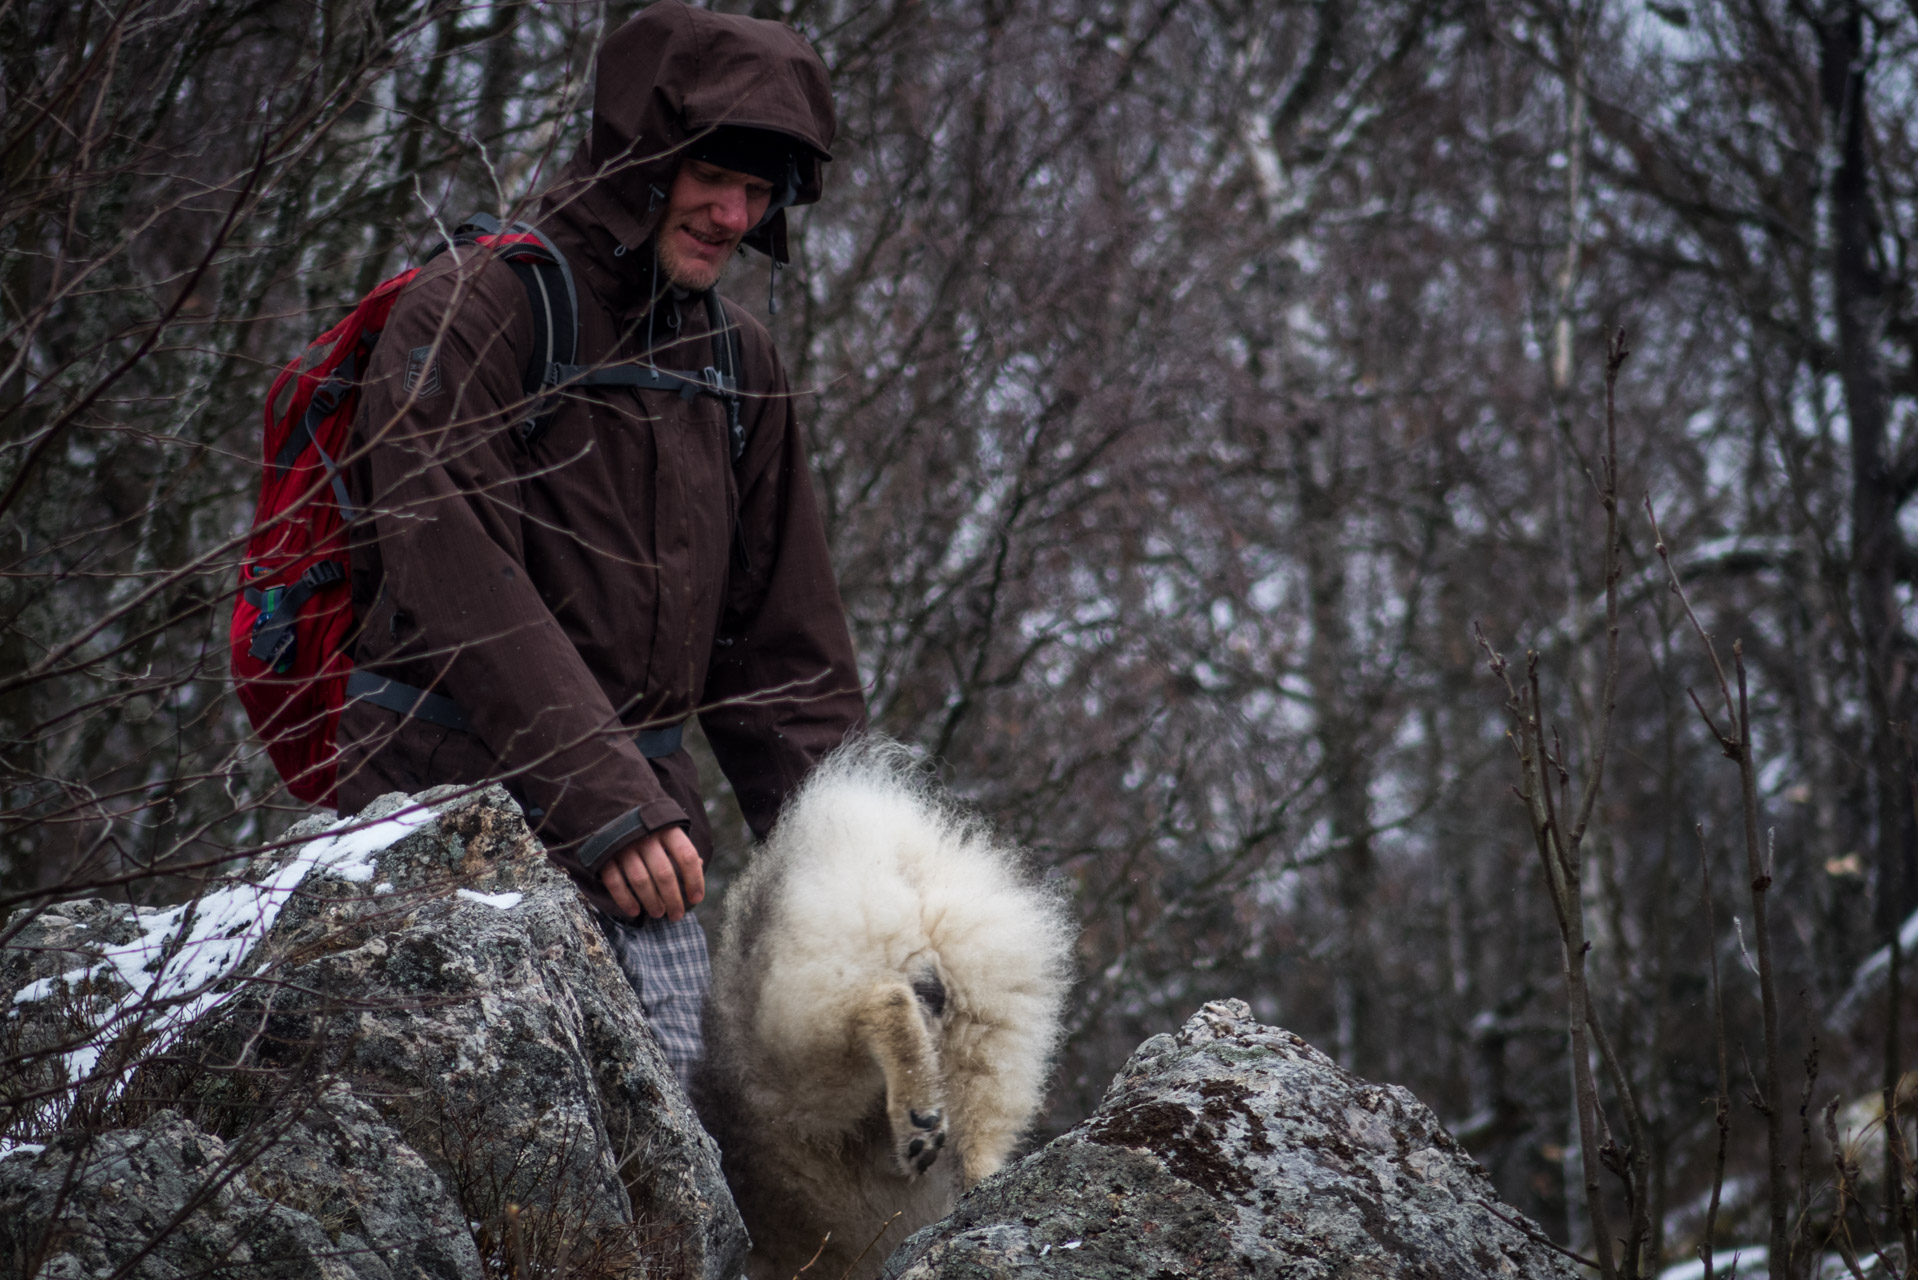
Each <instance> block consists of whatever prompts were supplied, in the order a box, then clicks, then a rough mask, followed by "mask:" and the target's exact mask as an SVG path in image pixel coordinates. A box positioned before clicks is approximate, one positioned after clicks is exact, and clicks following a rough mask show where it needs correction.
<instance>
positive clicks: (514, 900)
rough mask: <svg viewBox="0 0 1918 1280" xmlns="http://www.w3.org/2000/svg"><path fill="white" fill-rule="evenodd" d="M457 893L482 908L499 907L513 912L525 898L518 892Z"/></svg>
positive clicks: (459, 891)
mask: <svg viewBox="0 0 1918 1280" xmlns="http://www.w3.org/2000/svg"><path fill="white" fill-rule="evenodd" d="M455 892H457V893H458V894H459V896H460V897H462V898H465V899H467V900H468V901H471V902H477V903H479V904H480V905H481V906H485V907H497V908H499V909H500V910H501V911H511V910H512V909H513V908H514V907H517V906H518V905H519V900H520V899H521V898H523V897H524V896H525V895H524V894H522V893H517V892H514V893H476V892H474V891H473V890H471V889H459V890H456V891H455Z"/></svg>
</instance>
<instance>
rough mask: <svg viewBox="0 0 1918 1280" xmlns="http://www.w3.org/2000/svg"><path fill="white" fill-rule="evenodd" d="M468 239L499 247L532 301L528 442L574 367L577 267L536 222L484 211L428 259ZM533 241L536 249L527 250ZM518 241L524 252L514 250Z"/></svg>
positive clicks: (523, 431) (524, 428)
mask: <svg viewBox="0 0 1918 1280" xmlns="http://www.w3.org/2000/svg"><path fill="white" fill-rule="evenodd" d="M528 241H531V242H532V245H531V246H529V245H528V244H527V242H528ZM502 242H503V243H502ZM467 244H480V245H488V246H490V247H492V248H493V249H494V251H495V252H497V253H499V255H500V257H501V258H502V259H504V261H505V263H506V265H507V266H508V267H510V268H511V269H512V272H513V274H514V275H516V276H518V277H519V282H520V285H521V286H522V287H523V288H524V289H525V290H526V298H527V301H528V302H530V303H531V304H532V316H533V350H532V354H531V356H530V357H529V358H528V359H527V361H526V369H525V371H524V372H523V373H522V374H521V375H520V390H521V391H522V392H523V393H524V394H525V397H526V404H527V407H528V413H527V416H526V417H525V419H523V420H522V421H521V422H520V423H519V424H518V425H517V426H516V427H515V432H516V434H517V435H518V436H519V440H520V443H521V444H524V445H527V446H529V447H530V446H531V445H532V444H533V443H534V442H535V441H537V440H538V439H539V438H540V437H541V436H542V435H544V434H545V433H546V429H547V428H548V427H550V426H551V425H552V423H553V415H554V414H556V413H558V412H559V397H558V395H557V394H556V392H555V390H554V388H555V387H557V385H558V384H559V382H560V381H561V376H562V371H563V370H566V369H569V368H571V367H572V366H573V363H574V360H575V359H576V358H577V355H578V349H579V290H578V287H577V286H576V285H575V284H574V283H573V268H572V267H571V265H569V264H568V263H567V261H566V255H565V254H563V253H561V252H560V251H559V246H558V245H556V244H554V243H553V242H552V240H551V239H550V238H548V237H547V235H546V233H545V232H543V231H541V230H540V229H539V228H538V227H535V226H533V225H531V224H530V223H525V222H515V223H513V224H512V225H511V226H510V227H506V228H504V229H502V228H501V227H500V222H499V219H498V218H495V217H494V216H493V215H492V214H490V213H484V212H481V213H475V214H473V215H472V216H471V217H469V218H467V219H466V221H464V222H462V223H460V225H459V226H457V227H455V228H454V229H453V235H452V238H451V239H450V240H446V241H442V242H441V243H440V244H439V245H437V246H436V247H435V248H434V249H433V250H432V252H431V253H429V254H428V255H427V259H428V260H429V261H430V260H431V259H432V258H433V257H434V256H435V255H437V254H440V253H443V252H444V251H445V250H446V249H447V248H449V247H450V246H452V245H467ZM535 246H536V250H535V251H529V250H533V249H534V247H535ZM516 247H517V248H518V249H519V250H520V252H517V253H515V252H513V250H514V249H515V248H516Z"/></svg>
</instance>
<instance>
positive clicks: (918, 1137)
mask: <svg viewBox="0 0 1918 1280" xmlns="http://www.w3.org/2000/svg"><path fill="white" fill-rule="evenodd" d="M904 1120H905V1123H903V1124H901V1123H899V1122H898V1121H897V1120H895V1121H894V1124H893V1140H894V1143H895V1146H894V1149H893V1155H894V1157H895V1158H896V1159H897V1160H898V1162H899V1172H901V1173H903V1174H904V1175H905V1176H906V1177H908V1178H916V1177H918V1176H920V1175H921V1174H923V1173H925V1172H926V1170H928V1169H930V1168H932V1164H933V1161H935V1160H937V1159H938V1158H939V1152H940V1151H941V1150H943V1149H944V1148H945V1145H946V1112H945V1108H943V1107H928V1108H927V1109H925V1110H923V1111H921V1110H918V1109H916V1108H911V1107H908V1108H907V1109H906V1114H905V1117H904Z"/></svg>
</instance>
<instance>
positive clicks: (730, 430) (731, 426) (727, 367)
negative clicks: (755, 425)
mask: <svg viewBox="0 0 1918 1280" xmlns="http://www.w3.org/2000/svg"><path fill="white" fill-rule="evenodd" d="M706 325H707V328H708V329H710V330H711V332H712V334H713V360H714V362H715V363H714V369H713V372H714V373H715V374H717V375H718V376H717V377H715V378H714V379H713V380H714V381H715V382H717V383H718V384H719V386H720V387H721V389H722V392H723V395H722V398H723V399H724V400H725V402H726V432H727V434H728V435H729V436H730V437H731V440H732V450H733V465H734V466H738V465H739V460H740V459H741V458H743V457H744V456H745V455H746V426H745V424H744V423H743V422H742V421H741V420H740V414H739V366H740V363H741V358H740V350H739V328H738V326H736V325H734V324H733V323H732V322H731V321H729V320H727V319H726V308H725V304H723V303H722V302H720V300H719V290H718V289H708V290H706Z"/></svg>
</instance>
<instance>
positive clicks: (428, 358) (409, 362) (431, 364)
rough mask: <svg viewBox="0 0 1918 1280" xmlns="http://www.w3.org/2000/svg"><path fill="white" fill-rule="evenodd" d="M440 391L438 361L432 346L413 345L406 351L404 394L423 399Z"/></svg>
mask: <svg viewBox="0 0 1918 1280" xmlns="http://www.w3.org/2000/svg"><path fill="white" fill-rule="evenodd" d="M439 393H440V362H439V361H438V360H436V359H434V358H433V348H431V347H414V348H413V349H412V350H411V351H409V352H407V353H406V394H407V395H409V396H413V397H415V398H417V399H420V400H424V399H426V398H427V397H428V396H436V395H438V394H439Z"/></svg>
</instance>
